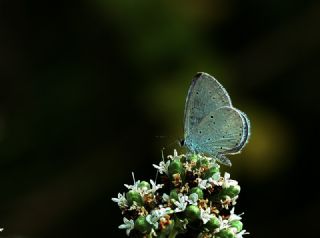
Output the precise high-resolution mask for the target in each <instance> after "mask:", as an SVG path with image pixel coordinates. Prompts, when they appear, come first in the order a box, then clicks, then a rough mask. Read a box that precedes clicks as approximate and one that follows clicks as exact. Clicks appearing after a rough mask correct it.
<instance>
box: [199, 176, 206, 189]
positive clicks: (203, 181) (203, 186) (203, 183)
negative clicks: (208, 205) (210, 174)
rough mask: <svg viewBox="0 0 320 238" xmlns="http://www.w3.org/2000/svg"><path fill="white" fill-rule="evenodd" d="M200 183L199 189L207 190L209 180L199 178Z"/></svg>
mask: <svg viewBox="0 0 320 238" xmlns="http://www.w3.org/2000/svg"><path fill="white" fill-rule="evenodd" d="M197 181H198V187H199V188H201V189H206V188H207V182H208V180H206V179H201V178H197Z"/></svg>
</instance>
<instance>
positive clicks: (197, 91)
mask: <svg viewBox="0 0 320 238" xmlns="http://www.w3.org/2000/svg"><path fill="white" fill-rule="evenodd" d="M224 106H229V107H231V100H230V97H229V95H228V93H227V91H226V90H225V89H224V87H223V86H222V85H221V84H220V83H219V82H218V81H217V80H216V79H215V78H214V77H212V76H211V75H209V74H207V73H198V74H197V75H196V76H195V77H194V79H193V81H192V84H191V86H190V88H189V92H188V96H187V100H186V106H185V110H184V138H185V143H186V145H187V146H188V147H189V149H190V150H192V151H194V150H195V149H196V148H195V147H196V146H197V137H198V135H197V133H196V130H197V127H198V124H199V123H200V122H201V121H202V120H203V119H204V118H205V117H206V116H207V115H208V114H209V113H210V112H212V111H215V110H216V109H218V108H220V107H224ZM191 142H192V143H191Z"/></svg>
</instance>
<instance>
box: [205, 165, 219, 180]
mask: <svg viewBox="0 0 320 238" xmlns="http://www.w3.org/2000/svg"><path fill="white" fill-rule="evenodd" d="M216 173H219V168H218V167H211V168H209V169H208V170H207V171H206V172H205V173H204V176H203V178H204V179H209V178H211V177H212V176H213V175H214V174H216Z"/></svg>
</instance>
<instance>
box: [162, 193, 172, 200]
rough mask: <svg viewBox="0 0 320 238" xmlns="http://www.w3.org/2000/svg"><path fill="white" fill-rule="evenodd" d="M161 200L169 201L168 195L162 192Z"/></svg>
mask: <svg viewBox="0 0 320 238" xmlns="http://www.w3.org/2000/svg"><path fill="white" fill-rule="evenodd" d="M162 200H163V201H164V202H169V201H170V196H169V195H168V194H166V193H163V195H162Z"/></svg>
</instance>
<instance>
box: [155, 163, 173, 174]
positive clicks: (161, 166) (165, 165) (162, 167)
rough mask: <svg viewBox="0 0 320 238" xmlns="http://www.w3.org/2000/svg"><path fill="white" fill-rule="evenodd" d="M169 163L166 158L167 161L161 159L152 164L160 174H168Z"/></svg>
mask: <svg viewBox="0 0 320 238" xmlns="http://www.w3.org/2000/svg"><path fill="white" fill-rule="evenodd" d="M169 165H170V160H168V161H167V162H164V161H161V162H160V164H159V165H156V164H153V167H155V168H156V169H157V170H158V171H159V173H160V174H163V173H165V174H166V175H168V174H169V172H168V168H169Z"/></svg>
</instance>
